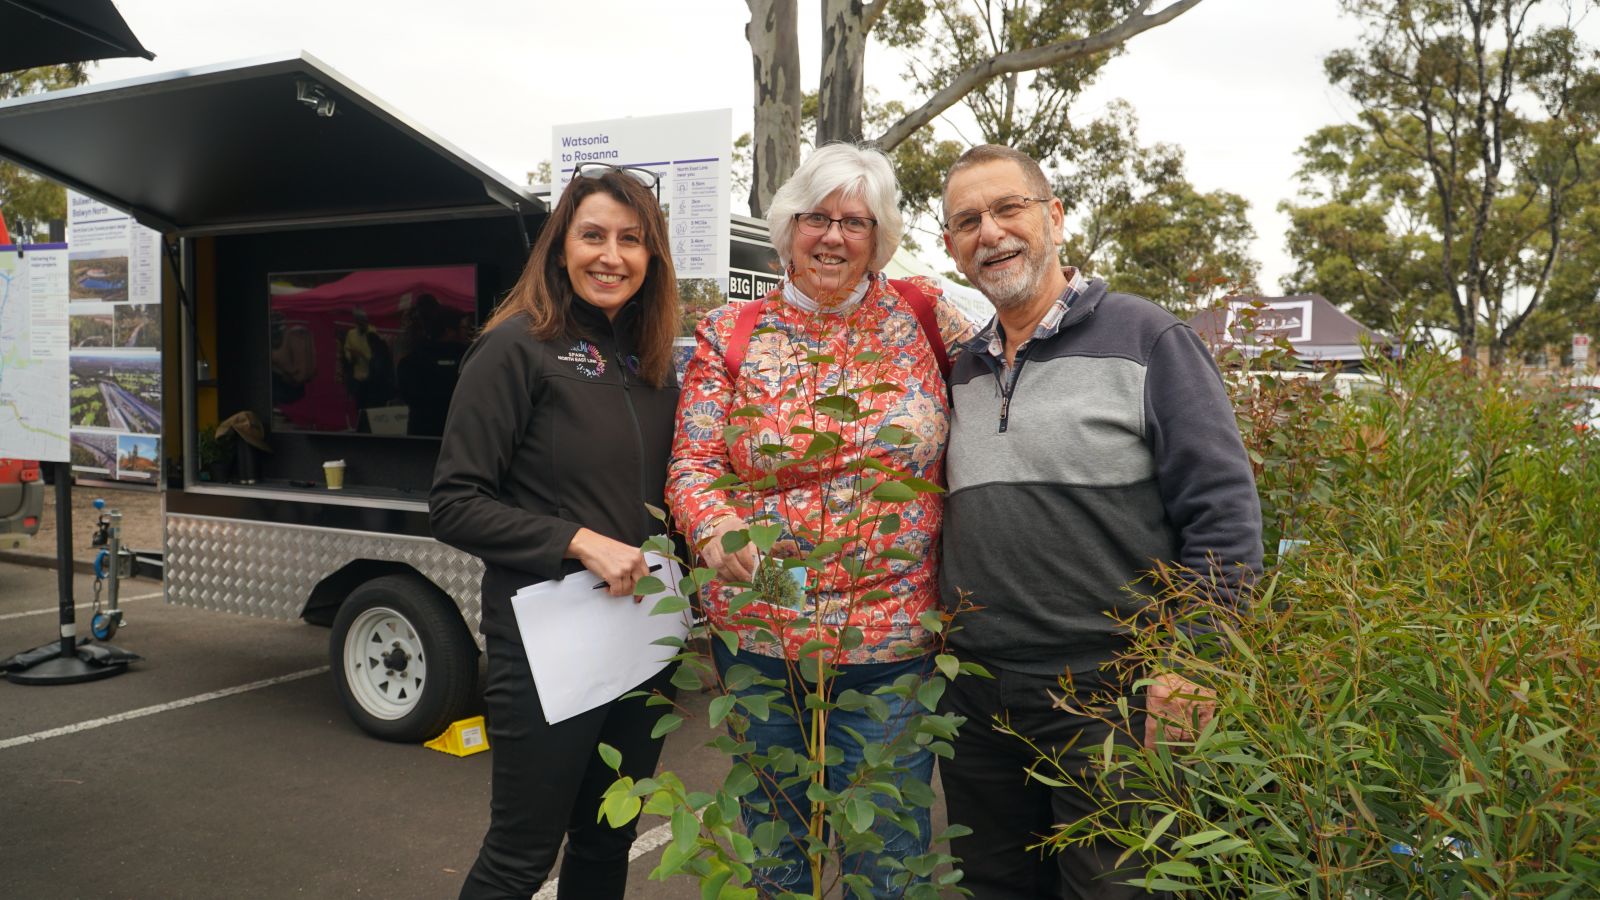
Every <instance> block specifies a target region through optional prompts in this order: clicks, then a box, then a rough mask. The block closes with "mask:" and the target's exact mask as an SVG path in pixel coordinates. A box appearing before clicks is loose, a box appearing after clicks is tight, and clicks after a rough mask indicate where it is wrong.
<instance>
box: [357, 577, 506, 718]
mask: <svg viewBox="0 0 1600 900" xmlns="http://www.w3.org/2000/svg"><path fill="white" fill-rule="evenodd" d="M328 655H329V661H330V663H331V665H332V667H333V676H334V682H335V683H336V684H338V686H339V699H341V700H343V701H344V708H345V710H346V711H347V712H349V713H350V718H352V719H354V720H355V722H356V724H357V725H359V726H361V728H362V730H363V731H366V732H367V733H368V734H370V735H372V736H373V737H377V738H381V739H383V740H386V741H399V742H403V743H418V742H421V741H426V740H429V739H432V738H435V737H438V736H439V735H440V734H441V733H443V732H444V730H445V728H446V727H448V726H449V725H450V723H451V722H454V721H456V720H457V719H460V718H463V717H464V716H466V715H467V712H468V710H469V708H470V706H471V704H472V699H473V693H474V692H475V691H476V689H477V681H478V648H477V646H476V645H475V644H474V643H473V641H472V636H471V635H470V634H468V633H467V626H466V622H465V621H463V620H462V618H461V613H460V611H459V610H457V609H456V605H455V604H454V603H452V602H451V601H450V598H449V597H447V596H445V594H444V592H443V591H441V590H439V589H438V588H437V587H434V586H433V585H432V584H430V583H429V582H428V581H427V580H426V579H424V578H422V577H421V576H420V575H407V574H397V575H384V576H382V577H380V578H374V579H372V580H371V581H368V582H365V583H364V584H362V585H361V586H360V587H358V588H356V589H355V591H354V592H353V593H351V594H350V597H349V598H348V599H347V600H345V602H344V603H343V605H341V606H340V607H339V614H338V615H337V616H335V617H334V620H333V634H332V635H331V636H330V638H329V641H328Z"/></svg>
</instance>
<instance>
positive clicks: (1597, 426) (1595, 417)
mask: <svg viewBox="0 0 1600 900" xmlns="http://www.w3.org/2000/svg"><path fill="white" fill-rule="evenodd" d="M1562 405H1563V406H1565V407H1566V409H1567V414H1568V415H1570V416H1571V417H1572V427H1574V428H1576V429H1577V430H1578V431H1580V432H1588V433H1590V434H1600V387H1596V386H1595V385H1592V384H1582V383H1580V384H1576V385H1573V387H1572V389H1571V390H1570V391H1569V392H1568V393H1567V396H1566V398H1565V400H1564V402H1563V403H1562Z"/></svg>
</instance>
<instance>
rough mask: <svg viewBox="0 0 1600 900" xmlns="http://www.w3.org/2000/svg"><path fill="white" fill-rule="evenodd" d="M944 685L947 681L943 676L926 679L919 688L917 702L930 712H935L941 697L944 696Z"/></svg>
mask: <svg viewBox="0 0 1600 900" xmlns="http://www.w3.org/2000/svg"><path fill="white" fill-rule="evenodd" d="M944 686H945V681H944V680H943V679H941V678H935V679H933V680H932V681H924V682H923V683H922V686H921V687H919V688H917V702H918V703H921V704H922V707H923V708H924V709H926V710H927V711H928V712H934V711H935V710H937V709H938V708H939V698H940V697H943V696H944Z"/></svg>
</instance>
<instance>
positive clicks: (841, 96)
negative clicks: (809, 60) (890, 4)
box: [817, 0, 885, 147]
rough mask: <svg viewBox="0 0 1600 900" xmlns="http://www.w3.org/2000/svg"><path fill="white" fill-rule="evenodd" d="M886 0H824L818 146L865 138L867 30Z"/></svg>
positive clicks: (869, 29) (818, 87) (818, 94)
mask: <svg viewBox="0 0 1600 900" xmlns="http://www.w3.org/2000/svg"><path fill="white" fill-rule="evenodd" d="M884 5H885V0H878V3H877V5H876V6H873V7H870V8H869V7H866V6H864V5H863V4H862V3H861V0H822V81H821V83H820V84H819V85H818V86H817V146H818V147H820V146H822V145H823V144H826V143H828V142H829V141H859V140H861V110H862V94H863V93H864V91H865V65H866V56H867V33H868V32H870V31H871V30H872V25H873V22H875V21H876V20H877V17H878V15H879V14H880V13H882V12H883V8H884Z"/></svg>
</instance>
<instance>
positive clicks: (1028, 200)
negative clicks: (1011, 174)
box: [944, 194, 1050, 234]
mask: <svg viewBox="0 0 1600 900" xmlns="http://www.w3.org/2000/svg"><path fill="white" fill-rule="evenodd" d="M1048 202H1050V198H1049V197H1024V196H1022V195H1021V194H1013V195H1011V196H1009V197H1001V198H1000V199H999V200H996V201H995V202H993V203H991V204H989V206H988V207H987V208H986V209H964V210H962V211H961V212H958V213H956V214H955V215H953V216H951V217H950V218H949V219H948V220H947V221H946V222H945V223H944V230H945V231H948V232H951V233H952V234H971V233H973V232H974V231H977V230H978V226H979V225H982V224H983V214H984V213H988V214H989V217H990V218H992V219H994V220H995V222H997V223H998V222H1004V221H1006V220H1008V219H1015V218H1016V217H1017V216H1020V215H1022V213H1023V211H1024V210H1026V209H1027V208H1028V207H1030V206H1032V205H1033V204H1035V203H1048Z"/></svg>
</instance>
